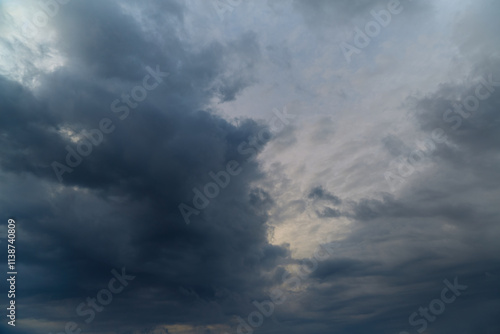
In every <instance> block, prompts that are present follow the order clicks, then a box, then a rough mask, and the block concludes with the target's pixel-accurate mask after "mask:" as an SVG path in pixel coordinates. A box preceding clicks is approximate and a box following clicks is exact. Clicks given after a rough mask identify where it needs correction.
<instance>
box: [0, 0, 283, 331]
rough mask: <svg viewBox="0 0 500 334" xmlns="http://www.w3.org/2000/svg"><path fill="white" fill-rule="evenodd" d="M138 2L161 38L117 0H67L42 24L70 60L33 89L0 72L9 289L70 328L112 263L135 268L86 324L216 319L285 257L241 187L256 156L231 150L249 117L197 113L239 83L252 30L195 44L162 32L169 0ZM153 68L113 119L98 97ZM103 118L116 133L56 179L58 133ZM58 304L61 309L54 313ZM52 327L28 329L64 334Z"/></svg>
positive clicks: (28, 313) (167, 25)
mask: <svg viewBox="0 0 500 334" xmlns="http://www.w3.org/2000/svg"><path fill="white" fill-rule="evenodd" d="M143 10H144V13H143V14H144V15H147V17H148V19H150V21H149V24H150V26H149V27H151V25H152V26H153V27H154V29H157V31H160V32H161V35H158V34H153V31H149V30H148V28H147V27H143V26H140V24H139V23H138V22H137V21H136V20H134V19H133V18H132V17H131V16H129V15H128V14H126V13H124V12H123V11H122V10H121V8H120V3H118V2H112V1H109V2H102V1H85V2H83V1H74V2H71V3H70V4H68V5H67V6H66V7H65V8H64V12H61V13H59V15H58V16H57V17H55V18H54V21H53V24H54V26H55V27H56V28H57V29H58V31H59V32H60V33H61V35H60V40H59V41H58V47H60V48H61V50H62V52H63V54H64V56H65V57H67V59H68V61H67V63H66V64H65V65H64V66H62V67H60V68H58V69H57V70H56V71H55V72H53V73H51V74H46V75H42V76H41V77H40V80H41V87H40V89H39V90H38V94H37V96H36V97H35V96H34V95H33V94H32V93H31V92H30V91H29V90H27V89H26V88H23V87H22V86H21V85H19V84H18V83H15V82H13V81H9V80H8V79H6V78H0V86H1V89H0V101H1V102H0V103H1V105H2V112H1V114H0V118H1V120H0V131H1V134H2V136H1V139H0V140H1V145H0V147H1V153H2V159H1V162H0V163H1V168H2V171H3V176H2V177H3V178H5V180H4V181H5V188H4V190H5V189H9V190H8V192H9V193H10V196H8V197H5V196H2V209H3V210H4V212H9V213H10V214H12V215H13V216H14V217H15V218H16V219H17V220H18V221H19V226H20V236H19V248H20V249H21V250H20V254H19V256H20V258H22V259H23V266H24V270H23V272H24V276H23V278H20V284H23V286H24V287H25V288H24V289H23V291H22V293H21V294H20V295H19V296H18V300H19V302H20V303H24V304H29V305H31V306H30V308H29V309H25V310H24V312H23V315H22V318H25V319H27V318H36V319H39V320H40V321H41V322H40V324H41V323H43V321H57V322H60V323H59V324H58V325H57V326H60V325H61V323H64V322H66V321H69V320H71V321H77V322H78V323H79V324H81V325H82V326H83V318H78V317H77V316H76V314H75V312H74V309H75V307H76V306H77V305H78V304H79V303H80V302H82V301H85V299H86V298H87V297H91V296H95V294H96V293H97V291H99V290H100V289H102V288H105V287H106V284H107V282H108V281H109V279H110V278H111V277H112V276H111V273H110V271H111V269H113V268H116V269H118V270H119V269H120V268H122V267H125V268H126V270H127V273H131V274H133V275H135V276H136V279H135V280H134V281H133V282H132V283H131V284H130V286H129V287H127V289H126V291H125V292H124V293H123V294H120V295H119V296H115V300H114V301H113V303H112V304H111V305H110V306H109V307H107V308H106V312H105V313H102V314H98V315H97V316H96V320H95V321H94V322H92V323H91V324H90V325H88V326H84V327H85V328H86V330H88V331H94V332H105V331H109V330H125V329H145V328H151V327H154V326H156V325H159V324H175V323H188V324H191V325H206V324H217V323H227V322H228V319H229V318H230V316H231V315H232V314H237V313H238V312H239V311H240V310H241V307H244V306H246V305H247V304H248V303H249V302H250V301H251V299H250V298H257V297H259V296H261V294H262V288H263V287H266V286H268V285H270V284H272V282H271V281H269V280H267V279H265V278H263V276H262V275H261V273H263V272H266V271H272V270H274V268H275V267H276V264H278V263H279V261H280V258H284V257H287V256H288V251H287V250H286V249H285V248H281V247H277V246H272V245H270V244H268V242H267V225H266V222H267V214H266V210H267V209H268V208H269V206H270V205H272V199H271V198H270V197H269V195H268V194H266V193H265V192H263V191H261V190H258V189H253V188H251V186H250V183H251V182H252V181H256V180H258V179H259V178H260V177H261V174H260V171H259V169H258V166H257V163H256V162H252V161H250V162H247V163H245V161H246V159H243V158H242V156H241V154H239V153H238V152H237V146H238V145H239V144H240V143H241V142H243V141H245V140H247V139H248V137H250V136H251V135H254V134H256V133H257V131H259V130H260V129H261V127H262V126H261V125H258V124H257V123H255V122H254V121H244V122H241V124H240V125H239V126H234V125H231V124H230V123H228V122H227V121H225V120H224V119H222V118H221V117H219V116H216V115H215V114H214V113H212V112H211V111H210V110H203V106H204V105H206V103H207V102H208V101H209V99H211V98H213V97H219V98H220V99H221V100H222V101H227V100H232V99H234V98H235V96H236V95H237V94H238V93H239V92H241V90H242V89H244V88H245V87H246V86H248V85H249V84H251V82H252V81H253V78H252V66H253V64H254V63H255V62H257V61H258V59H259V57H260V51H259V48H258V46H257V43H256V41H255V36H253V35H252V34H243V35H242V36H241V37H240V38H239V39H237V40H234V41H233V42H230V43H228V44H224V45H223V44H220V43H209V44H208V45H207V46H206V47H205V48H202V49H200V50H198V51H194V50H192V49H191V48H190V46H189V45H188V44H187V43H186V41H184V40H183V39H182V38H181V37H179V34H177V32H176V30H177V29H178V28H177V26H178V25H179V23H181V22H182V20H183V10H184V9H183V5H182V3H181V2H173V1H170V2H154V3H148V4H147V5H145V7H143ZM152 13H155V14H154V15H152ZM228 64H231V66H230V67H228V66H226V65H228ZM157 65H158V66H159V67H160V69H161V70H162V71H168V72H169V73H170V76H169V77H168V78H165V79H164V82H163V83H161V84H160V85H159V86H158V87H157V88H156V89H155V90H154V91H151V92H149V95H148V98H147V99H146V100H145V101H143V102H142V103H141V104H140V106H139V107H137V109H132V110H131V112H130V115H129V116H128V118H127V119H125V120H123V121H121V120H119V118H118V117H117V116H118V115H115V114H113V113H112V112H111V110H110V104H111V102H112V101H113V100H115V99H116V98H119V97H120V94H121V93H122V92H130V89H131V88H132V87H134V86H135V85H137V84H138V83H140V82H141V81H142V79H143V77H144V76H145V75H146V74H147V73H148V72H147V70H146V67H147V66H149V67H151V68H155V67H156V66H157ZM228 68H230V69H232V70H228ZM103 117H107V118H110V119H112V121H113V124H114V125H115V126H116V130H115V131H114V132H113V133H111V134H109V135H105V137H104V141H103V143H102V144H100V145H99V146H97V147H94V148H93V152H92V154H91V155H89V156H88V157H85V158H84V161H83V162H82V164H81V165H80V166H78V167H76V168H75V169H74V171H73V172H72V173H66V174H64V181H63V183H62V184H60V183H59V182H58V181H57V178H56V177H55V175H54V171H53V170H52V168H51V166H50V164H51V163H52V161H54V160H56V161H60V162H64V159H65V155H66V153H67V152H66V150H65V146H66V145H70V146H72V147H75V145H76V144H75V143H74V142H72V141H70V140H69V139H68V138H67V137H65V136H64V135H63V134H62V133H61V130H62V129H72V130H74V131H75V132H76V133H79V132H80V131H81V130H90V129H93V128H97V127H98V124H99V121H100V120H101V119H102V118H103ZM230 160H237V161H239V162H240V163H241V164H242V167H243V172H242V173H241V174H240V175H238V176H236V177H234V178H233V179H232V180H231V183H230V185H229V186H228V187H227V188H225V189H222V191H221V194H220V195H219V196H218V197H217V198H216V199H214V200H213V201H212V202H211V204H210V206H209V207H208V208H207V209H206V210H205V211H204V212H203V213H202V214H201V215H200V216H198V217H196V219H193V223H192V224H191V225H190V226H186V225H185V224H184V222H183V220H182V216H181V215H180V213H179V210H178V205H179V203H181V202H190V201H191V199H192V196H193V192H192V189H193V187H199V186H200V185H203V184H205V183H206V182H207V181H208V180H210V179H209V177H208V173H209V172H210V171H213V172H217V171H219V170H223V169H224V168H225V165H226V163H227V162H228V161H230ZM7 178H9V180H11V181H7V180H8V179H7ZM23 178H24V179H27V180H29V181H30V182H29V183H25V182H23V181H22V180H23ZM4 193H5V192H4ZM21 202H24V203H25V204H24V206H21V205H19V204H18V203H21ZM34 277H39V278H38V279H34ZM183 291H184V293H183ZM185 291H191V292H192V293H191V294H187V295H186V293H185ZM167 300H168V301H169V303H164V301H167ZM63 304H64V305H66V307H67V309H69V312H60V306H61V305H63ZM41 305H44V307H42V306H41ZM47 326H49V325H47ZM54 326H56V325H51V326H49V327H45V328H42V327H40V328H39V329H38V330H39V332H40V333H42V332H44V333H45V332H47V331H50V330H52V331H57V332H59V331H62V330H64V328H59V327H54ZM20 327H21V328H22V327H23V326H22V322H21V323H20Z"/></svg>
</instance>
